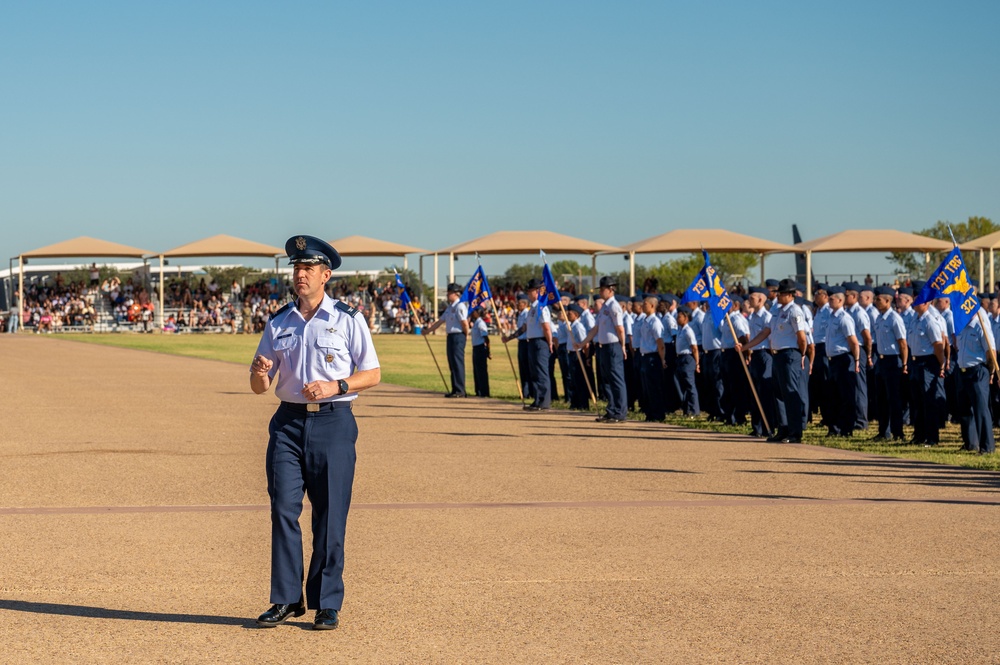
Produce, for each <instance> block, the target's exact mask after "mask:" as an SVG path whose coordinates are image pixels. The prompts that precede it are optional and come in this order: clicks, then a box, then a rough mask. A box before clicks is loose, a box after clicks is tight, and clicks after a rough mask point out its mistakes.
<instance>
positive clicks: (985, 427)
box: [957, 316, 996, 454]
mask: <svg viewBox="0 0 1000 665" xmlns="http://www.w3.org/2000/svg"><path fill="white" fill-rule="evenodd" d="M983 318H984V319H985V318H986V317H985V316H984V317H983ZM957 345H958V380H959V389H958V414H959V423H960V424H961V429H962V447H963V448H964V449H965V450H968V451H971V452H977V453H982V454H988V453H992V452H993V451H994V450H995V448H996V444H995V442H994V439H993V418H992V416H991V414H990V401H989V399H990V391H989V384H990V368H991V367H996V354H995V352H994V351H993V349H995V348H996V340H995V339H994V338H993V330H992V329H991V328H990V326H989V325H987V326H986V327H983V325H982V324H981V322H980V320H979V317H978V316H974V317H972V320H971V321H970V322H969V324H968V325H967V326H965V328H963V329H962V332H961V333H959V335H958V341H957Z"/></svg>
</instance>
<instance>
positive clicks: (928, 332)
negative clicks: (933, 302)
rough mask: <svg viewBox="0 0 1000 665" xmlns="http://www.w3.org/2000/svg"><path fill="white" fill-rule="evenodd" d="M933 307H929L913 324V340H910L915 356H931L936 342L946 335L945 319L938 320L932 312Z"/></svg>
mask: <svg viewBox="0 0 1000 665" xmlns="http://www.w3.org/2000/svg"><path fill="white" fill-rule="evenodd" d="M933 309H934V308H933V307H928V308H927V311H926V312H924V315H923V316H920V317H917V320H916V321H915V322H914V324H913V341H912V342H909V345H910V349H911V353H912V354H913V355H914V356H929V355H933V353H934V343H935V342H940V341H941V336H942V335H944V320H943V319H942V320H941V321H938V319H937V317H935V316H934V315H933V314H931V311H932V310H933Z"/></svg>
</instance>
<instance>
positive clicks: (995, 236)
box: [959, 231, 1000, 249]
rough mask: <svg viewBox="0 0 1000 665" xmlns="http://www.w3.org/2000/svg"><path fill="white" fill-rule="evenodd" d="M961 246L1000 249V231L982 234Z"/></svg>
mask: <svg viewBox="0 0 1000 665" xmlns="http://www.w3.org/2000/svg"><path fill="white" fill-rule="evenodd" d="M959 247H960V248H962V249H1000V231H996V232H995V233H990V234H988V235H985V236H980V237H979V238H976V239H975V240H970V241H969V242H966V243H963V244H961V245H959Z"/></svg>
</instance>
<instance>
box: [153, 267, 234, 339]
mask: <svg viewBox="0 0 1000 665" xmlns="http://www.w3.org/2000/svg"><path fill="white" fill-rule="evenodd" d="M164 309H165V304H164V302H163V254H160V330H163V310H164ZM233 325H236V324H235V323H234V324H233Z"/></svg>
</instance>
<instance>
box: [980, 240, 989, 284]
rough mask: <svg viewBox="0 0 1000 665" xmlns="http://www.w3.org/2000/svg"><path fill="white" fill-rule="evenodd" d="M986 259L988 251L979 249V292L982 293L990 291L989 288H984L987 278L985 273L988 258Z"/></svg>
mask: <svg viewBox="0 0 1000 665" xmlns="http://www.w3.org/2000/svg"><path fill="white" fill-rule="evenodd" d="M985 259H986V252H984V251H983V250H979V292H980V293H989V291H988V290H984V289H983V285H984V284H985V279H986V277H985V275H984V273H985V272H986V265H985V263H986V260H985Z"/></svg>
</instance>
